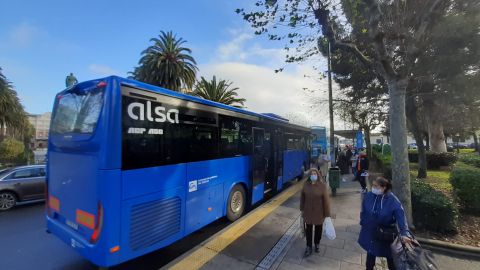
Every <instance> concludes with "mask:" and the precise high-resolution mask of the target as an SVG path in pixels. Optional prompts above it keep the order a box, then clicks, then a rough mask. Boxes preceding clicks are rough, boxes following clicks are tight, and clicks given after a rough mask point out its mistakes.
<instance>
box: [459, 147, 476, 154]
mask: <svg viewBox="0 0 480 270" xmlns="http://www.w3.org/2000/svg"><path fill="white" fill-rule="evenodd" d="M474 152H475V149H473V148H467V149H460V154H469V153H474Z"/></svg>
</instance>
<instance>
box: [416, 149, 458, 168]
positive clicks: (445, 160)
mask: <svg viewBox="0 0 480 270" xmlns="http://www.w3.org/2000/svg"><path fill="white" fill-rule="evenodd" d="M426 155H427V168H428V169H439V168H440V167H442V166H452V165H453V164H455V162H457V155H456V154H455V153H436V152H427V154H426ZM408 161H410V162H415V163H418V152H417V151H409V152H408Z"/></svg>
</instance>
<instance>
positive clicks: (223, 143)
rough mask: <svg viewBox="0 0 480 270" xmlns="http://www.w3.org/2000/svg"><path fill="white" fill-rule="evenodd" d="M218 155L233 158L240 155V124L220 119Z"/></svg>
mask: <svg viewBox="0 0 480 270" xmlns="http://www.w3.org/2000/svg"><path fill="white" fill-rule="evenodd" d="M220 127H221V129H220V155H221V156H222V157H233V156H235V155H239V154H240V150H239V147H240V122H239V121H236V120H235V119H232V118H227V117H221V124H220Z"/></svg>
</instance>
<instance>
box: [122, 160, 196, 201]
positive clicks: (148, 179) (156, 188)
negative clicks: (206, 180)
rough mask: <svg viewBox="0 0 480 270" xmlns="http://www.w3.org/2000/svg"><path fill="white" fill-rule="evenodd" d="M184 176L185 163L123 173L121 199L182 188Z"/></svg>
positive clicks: (185, 172) (185, 171)
mask: <svg viewBox="0 0 480 270" xmlns="http://www.w3.org/2000/svg"><path fill="white" fill-rule="evenodd" d="M186 174H187V165H186V163H182V164H175V165H166V166H159V167H151V168H143V169H135V170H127V171H123V172H122V194H123V195H122V199H124V200H126V199H131V198H135V197H139V196H144V195H148V194H150V193H158V192H160V193H162V192H165V191H169V190H173V189H177V188H182V187H184V186H185V182H184V180H185V177H186Z"/></svg>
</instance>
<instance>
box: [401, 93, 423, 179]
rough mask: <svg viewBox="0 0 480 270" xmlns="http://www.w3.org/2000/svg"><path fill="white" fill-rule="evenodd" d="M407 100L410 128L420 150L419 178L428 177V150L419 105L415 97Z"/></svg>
mask: <svg viewBox="0 0 480 270" xmlns="http://www.w3.org/2000/svg"><path fill="white" fill-rule="evenodd" d="M406 102H407V107H406V110H407V119H408V120H409V122H410V128H411V130H412V133H413V137H414V138H415V143H416V144H417V150H418V171H417V178H427V152H426V151H425V145H424V144H423V135H422V132H421V131H420V127H419V125H418V119H417V113H418V110H417V106H416V104H415V100H414V99H413V97H410V98H408V99H407V100H406Z"/></svg>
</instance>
